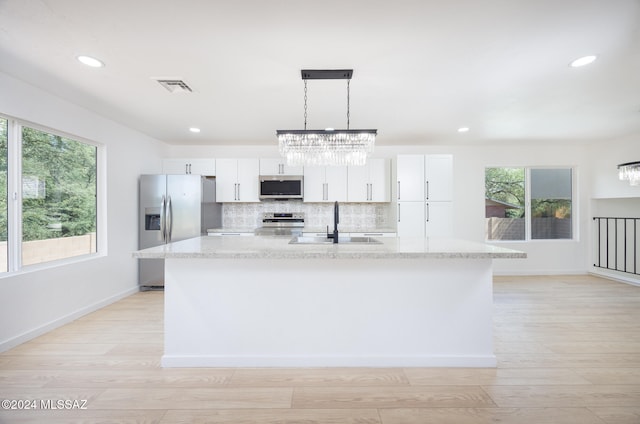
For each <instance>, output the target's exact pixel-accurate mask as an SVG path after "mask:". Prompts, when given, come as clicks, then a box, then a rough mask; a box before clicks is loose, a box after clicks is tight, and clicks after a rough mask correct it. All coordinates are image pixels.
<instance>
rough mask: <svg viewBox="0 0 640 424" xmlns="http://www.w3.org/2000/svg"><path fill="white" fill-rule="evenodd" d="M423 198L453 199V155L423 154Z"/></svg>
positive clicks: (447, 200) (431, 199)
mask: <svg viewBox="0 0 640 424" xmlns="http://www.w3.org/2000/svg"><path fill="white" fill-rule="evenodd" d="M424 170H425V182H426V185H425V199H426V200H430V201H446V202H450V201H451V200H453V156H451V155H426V156H425V167H424Z"/></svg>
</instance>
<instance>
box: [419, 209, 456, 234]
mask: <svg viewBox="0 0 640 424" xmlns="http://www.w3.org/2000/svg"><path fill="white" fill-rule="evenodd" d="M424 233H425V236H427V237H452V236H453V202H427V203H426V204H425V228H424Z"/></svg>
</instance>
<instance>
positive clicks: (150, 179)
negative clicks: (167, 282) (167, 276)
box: [138, 175, 220, 290]
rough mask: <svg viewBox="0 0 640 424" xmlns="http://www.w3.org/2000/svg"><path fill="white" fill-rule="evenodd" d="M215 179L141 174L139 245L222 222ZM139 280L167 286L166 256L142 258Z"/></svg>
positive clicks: (178, 237)
mask: <svg viewBox="0 0 640 424" xmlns="http://www.w3.org/2000/svg"><path fill="white" fill-rule="evenodd" d="M211 190H215V180H213V179H207V178H203V177H201V176H200V175H141V176H140V212H139V224H138V225H139V248H140V249H145V248H147V247H154V246H159V245H162V244H166V243H170V242H174V241H180V240H184V239H188V238H192V237H198V236H200V235H201V234H202V233H203V231H206V228H203V226H205V225H206V226H211V227H212V226H215V225H216V224H218V225H219V221H220V209H219V207H220V205H219V204H215V203H214V202H215V191H214V192H213V194H212V193H211ZM138 275H139V278H138V282H139V284H140V286H141V288H142V289H143V290H148V289H154V288H162V287H163V286H164V260H162V259H139V265H138Z"/></svg>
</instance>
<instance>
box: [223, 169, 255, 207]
mask: <svg viewBox="0 0 640 424" xmlns="http://www.w3.org/2000/svg"><path fill="white" fill-rule="evenodd" d="M216 173H217V175H216V202H220V203H222V202H236V201H237V195H238V194H237V183H238V161H237V160H236V159H216ZM256 179H257V178H256Z"/></svg>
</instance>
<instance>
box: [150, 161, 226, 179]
mask: <svg viewBox="0 0 640 424" xmlns="http://www.w3.org/2000/svg"><path fill="white" fill-rule="evenodd" d="M162 173H163V174H193V175H205V176H208V177H213V176H215V175H216V160H215V159H163V160H162Z"/></svg>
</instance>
